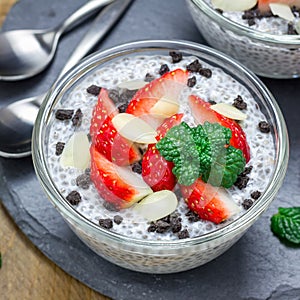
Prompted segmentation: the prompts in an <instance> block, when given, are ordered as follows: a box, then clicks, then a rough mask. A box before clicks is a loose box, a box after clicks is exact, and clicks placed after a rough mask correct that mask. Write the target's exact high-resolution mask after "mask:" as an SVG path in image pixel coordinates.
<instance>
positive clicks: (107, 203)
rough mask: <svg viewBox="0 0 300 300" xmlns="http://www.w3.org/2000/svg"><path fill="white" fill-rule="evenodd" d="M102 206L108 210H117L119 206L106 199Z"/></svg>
mask: <svg viewBox="0 0 300 300" xmlns="http://www.w3.org/2000/svg"><path fill="white" fill-rule="evenodd" d="M103 206H104V208H106V209H107V210H109V211H119V208H118V207H117V206H115V205H114V204H113V203H110V202H107V201H104V203H103Z"/></svg>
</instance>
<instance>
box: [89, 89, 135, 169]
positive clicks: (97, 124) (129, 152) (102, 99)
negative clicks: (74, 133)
mask: <svg viewBox="0 0 300 300" xmlns="http://www.w3.org/2000/svg"><path fill="white" fill-rule="evenodd" d="M116 114H118V111H117V109H116V107H115V105H114V103H113V102H112V100H111V99H110V98H109V97H108V92H107V90H105V89H103V88H102V89H101V92H100V94H99V98H98V103H97V105H96V106H95V108H94V111H93V116H92V121H91V126H90V135H91V139H92V144H93V145H95V147H96V149H97V150H98V151H99V152H100V153H102V154H103V155H104V156H105V157H106V158H107V159H108V160H110V161H112V162H114V163H115V164H117V165H119V166H124V165H129V164H133V163H134V162H136V161H139V160H140V159H141V154H140V152H139V150H138V148H137V147H136V146H135V145H134V144H133V143H132V142H130V141H128V140H127V139H125V138H124V137H122V136H121V135H120V134H119V133H118V132H117V130H116V128H115V127H114V125H113V124H112V118H113V117H114V116H115V115H116Z"/></svg>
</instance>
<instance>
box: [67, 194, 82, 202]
mask: <svg viewBox="0 0 300 300" xmlns="http://www.w3.org/2000/svg"><path fill="white" fill-rule="evenodd" d="M66 199H67V200H68V201H69V203H70V204H71V205H77V204H78V203H79V202H80V201H81V196H80V194H79V193H78V192H77V191H72V192H71V193H70V194H69V195H68V196H67V197H66Z"/></svg>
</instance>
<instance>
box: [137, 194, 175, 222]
mask: <svg viewBox="0 0 300 300" xmlns="http://www.w3.org/2000/svg"><path fill="white" fill-rule="evenodd" d="M177 205H178V200H177V197H176V195H175V194H174V193H173V192H172V191H168V190H163V191H159V192H155V193H153V194H150V195H149V196H147V197H146V198H144V199H143V200H142V201H140V202H139V203H137V204H136V205H135V206H134V209H135V210H136V211H137V212H138V213H139V214H140V215H142V216H143V217H144V218H146V219H147V220H149V221H156V220H159V219H161V218H163V217H166V216H168V215H169V214H171V213H172V212H174V211H175V209H176V207H177Z"/></svg>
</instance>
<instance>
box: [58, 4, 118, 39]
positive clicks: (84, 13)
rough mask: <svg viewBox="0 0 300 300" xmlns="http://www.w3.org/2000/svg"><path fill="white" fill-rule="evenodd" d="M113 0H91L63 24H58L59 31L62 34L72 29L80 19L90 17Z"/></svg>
mask: <svg viewBox="0 0 300 300" xmlns="http://www.w3.org/2000/svg"><path fill="white" fill-rule="evenodd" d="M112 1H113V0H90V1H88V2H87V3H86V4H85V5H83V6H81V7H80V8H79V9H78V10H77V11H75V12H74V13H73V14H72V15H71V16H69V17H68V18H67V19H66V20H65V21H64V22H63V23H62V24H60V25H59V26H58V29H57V33H58V35H61V34H62V33H63V32H65V31H67V30H70V29H71V28H72V27H74V26H76V25H77V24H78V23H79V22H80V21H83V20H84V19H85V18H87V17H89V16H90V15H91V14H92V13H93V12H94V11H95V10H96V9H100V8H101V7H103V6H105V5H107V4H109V3H111V2H112Z"/></svg>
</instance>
